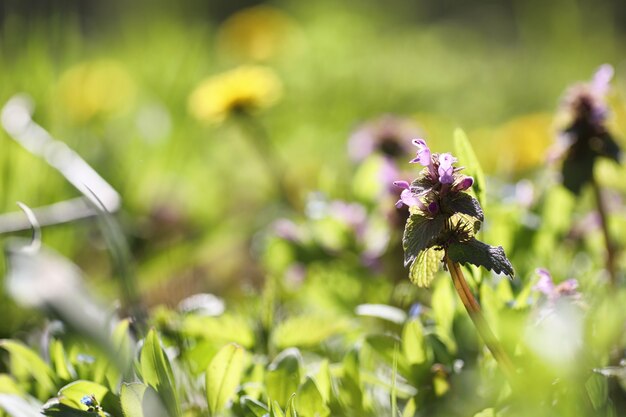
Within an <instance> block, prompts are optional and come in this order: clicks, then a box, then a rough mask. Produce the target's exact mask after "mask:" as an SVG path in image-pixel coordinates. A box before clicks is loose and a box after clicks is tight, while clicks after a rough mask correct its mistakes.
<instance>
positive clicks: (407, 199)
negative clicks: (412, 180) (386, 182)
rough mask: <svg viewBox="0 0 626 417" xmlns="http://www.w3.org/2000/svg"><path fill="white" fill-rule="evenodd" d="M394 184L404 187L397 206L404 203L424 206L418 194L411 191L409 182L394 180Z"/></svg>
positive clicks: (410, 205)
mask: <svg viewBox="0 0 626 417" xmlns="http://www.w3.org/2000/svg"><path fill="white" fill-rule="evenodd" d="M393 185H395V186H396V187H398V188H402V193H401V194H400V199H399V200H398V201H397V202H396V207H397V208H401V207H402V205H403V204H404V205H406V206H409V207H412V206H420V207H421V206H422V202H421V201H420V199H419V198H418V197H417V196H416V195H414V194H413V192H412V191H411V185H410V184H409V183H408V182H406V181H394V183H393Z"/></svg>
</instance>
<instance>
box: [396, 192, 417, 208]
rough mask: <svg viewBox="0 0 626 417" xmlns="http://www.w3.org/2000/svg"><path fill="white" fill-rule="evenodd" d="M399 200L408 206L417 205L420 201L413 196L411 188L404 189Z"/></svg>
mask: <svg viewBox="0 0 626 417" xmlns="http://www.w3.org/2000/svg"><path fill="white" fill-rule="evenodd" d="M400 200H401V201H402V202H403V203H404V204H406V205H407V206H409V207H413V206H419V205H420V203H421V201H420V200H419V198H417V197H415V196H414V195H413V193H412V192H411V190H404V191H402V194H400Z"/></svg>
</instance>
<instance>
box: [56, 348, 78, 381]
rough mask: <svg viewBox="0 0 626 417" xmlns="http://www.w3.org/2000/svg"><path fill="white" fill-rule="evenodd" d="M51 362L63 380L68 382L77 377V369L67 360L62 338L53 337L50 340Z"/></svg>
mask: <svg viewBox="0 0 626 417" xmlns="http://www.w3.org/2000/svg"><path fill="white" fill-rule="evenodd" d="M50 362H52V366H53V367H54V370H55V371H56V374H57V376H58V377H59V378H60V379H61V380H63V381H66V382H67V381H71V380H73V379H75V378H76V371H75V370H74V367H73V366H72V364H71V363H70V362H69V361H68V360H67V356H66V354H65V349H64V348H63V343H61V341H60V340H56V339H53V340H52V341H51V342H50Z"/></svg>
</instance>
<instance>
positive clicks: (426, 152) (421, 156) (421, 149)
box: [409, 139, 432, 167]
mask: <svg viewBox="0 0 626 417" xmlns="http://www.w3.org/2000/svg"><path fill="white" fill-rule="evenodd" d="M413 145H415V146H417V155H416V157H415V158H413V159H411V160H410V161H409V162H410V163H411V164H416V163H419V164H421V165H422V166H425V167H427V166H430V164H432V159H431V157H430V149H429V148H428V145H426V141H425V140H424V139H413Z"/></svg>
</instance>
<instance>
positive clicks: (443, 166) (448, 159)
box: [437, 153, 456, 184]
mask: <svg viewBox="0 0 626 417" xmlns="http://www.w3.org/2000/svg"><path fill="white" fill-rule="evenodd" d="M455 162H456V158H455V157H453V156H452V154H449V153H442V154H440V155H439V168H438V169H437V172H438V173H439V182H441V183H442V184H452V182H453V181H454V178H453V174H454V167H453V166H452V164H453V163H455Z"/></svg>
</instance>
